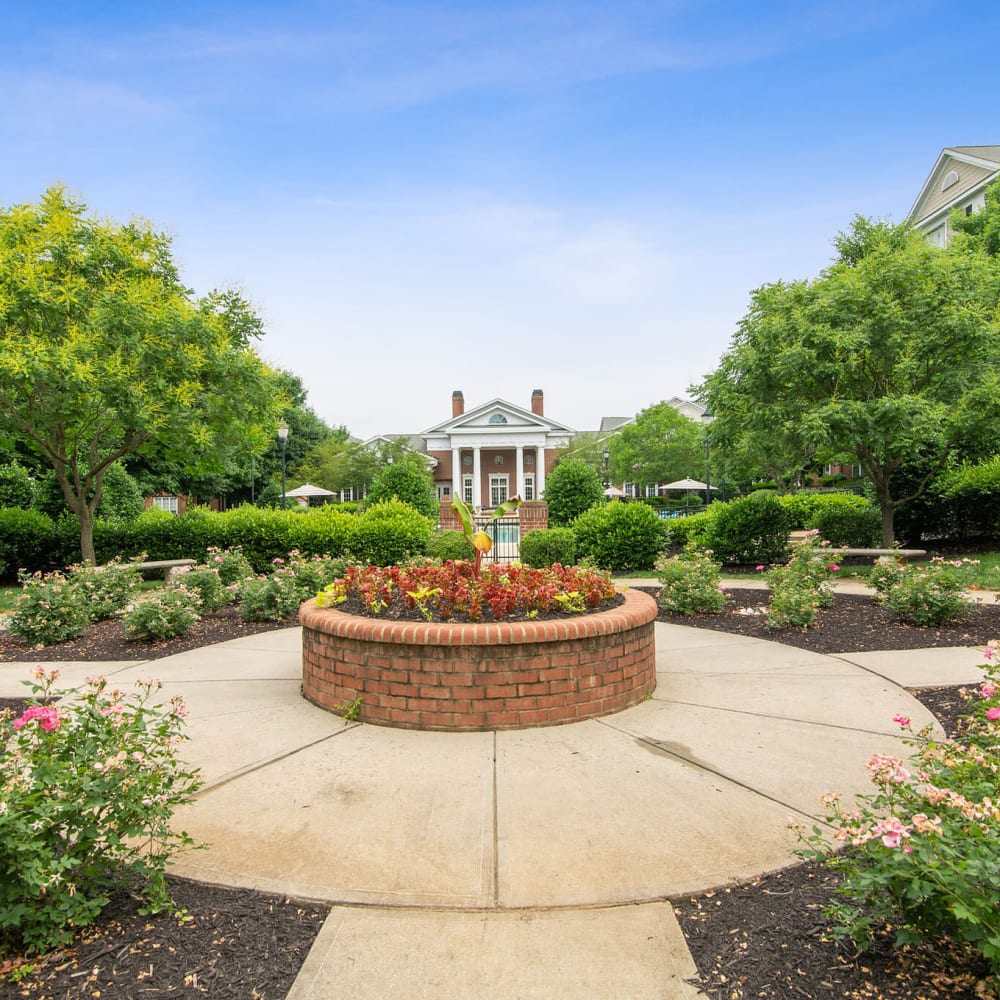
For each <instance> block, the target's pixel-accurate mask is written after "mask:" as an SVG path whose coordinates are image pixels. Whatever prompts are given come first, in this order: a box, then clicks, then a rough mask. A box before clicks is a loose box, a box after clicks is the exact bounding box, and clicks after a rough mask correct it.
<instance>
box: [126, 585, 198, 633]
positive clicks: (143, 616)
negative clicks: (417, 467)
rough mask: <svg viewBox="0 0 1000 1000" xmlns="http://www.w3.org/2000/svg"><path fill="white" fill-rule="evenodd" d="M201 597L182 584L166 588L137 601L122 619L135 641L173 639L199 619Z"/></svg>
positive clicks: (186, 630) (187, 630) (186, 631)
mask: <svg viewBox="0 0 1000 1000" xmlns="http://www.w3.org/2000/svg"><path fill="white" fill-rule="evenodd" d="M198 608H199V599H198V595H197V594H196V593H195V592H194V591H192V590H188V589H187V588H186V587H184V586H182V585H178V586H175V587H166V588H164V589H163V590H159V591H156V592H154V593H151V594H150V595H149V596H147V597H144V598H143V599H142V600H141V601H136V603H135V604H133V605H132V607H131V608H130V609H129V610H128V611H126V612H125V616H124V618H123V619H122V622H123V624H124V625H125V631H126V632H127V633H128V635H129V637H130V638H132V639H146V640H156V639H173V638H175V637H176V636H179V635H186V634H187V633H188V632H189V631H190V629H191V626H192V625H193V624H194V623H195V622H196V621H197V620H198Z"/></svg>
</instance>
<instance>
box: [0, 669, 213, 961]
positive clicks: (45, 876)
mask: <svg viewBox="0 0 1000 1000" xmlns="http://www.w3.org/2000/svg"><path fill="white" fill-rule="evenodd" d="M58 676H59V672H58V671H57V670H53V671H51V672H46V671H45V670H44V669H43V668H42V667H38V668H37V669H36V671H35V679H34V681H30V682H27V683H28V685H29V687H30V689H31V691H32V694H33V700H34V701H35V704H33V705H31V706H30V707H29V708H27V709H26V710H25V711H24V712H23V713H22V714H21V715H20V716H19V717H18V718H13V719H12V718H11V713H10V712H9V711H6V712H4V713H0V736H2V738H3V740H4V742H5V743H7V753H6V754H5V755H4V756H2V757H0V871H3V873H4V877H3V878H2V879H0V954H15V953H20V952H22V951H28V952H41V951H46V950H49V949H51V948H54V947H56V946H58V945H61V944H68V943H69V942H70V941H71V940H72V937H73V933H74V931H75V930H76V929H79V928H81V927H86V926H87V925H88V924H90V923H92V922H93V921H94V920H95V919H96V918H97V916H98V914H99V913H100V912H101V909H102V907H103V906H104V905H105V904H106V903H107V902H108V900H109V899H110V895H111V893H112V892H113V891H114V890H116V889H117V888H120V887H127V888H129V889H131V890H133V891H139V892H141V893H142V894H143V895H144V896H145V899H146V906H147V908H146V909H145V910H143V911H142V912H149V913H155V912H160V911H162V910H164V909H166V908H168V907H169V906H170V897H169V894H168V892H167V885H166V881H165V878H164V870H165V868H166V865H167V862H168V861H169V859H170V858H171V857H172V856H173V855H174V854H175V853H176V852H177V851H178V850H180V849H181V848H183V847H186V846H190V845H191V844H192V841H191V838H190V837H188V835H187V834H186V833H184V832H183V831H181V832H178V831H175V830H173V829H172V828H171V822H170V820H171V816H172V814H173V811H174V810H175V809H176V808H177V807H178V806H179V805H181V804H183V803H185V802H189V801H190V800H191V798H192V796H193V795H194V793H195V791H197V789H198V788H199V787H200V785H201V781H200V779H199V777H198V775H197V773H196V772H194V771H190V770H186V769H185V768H184V767H183V766H182V765H181V764H180V762H179V761H178V759H177V748H178V746H179V744H180V742H181V741H182V740H183V739H185V736H184V734H183V719H184V716H185V715H186V714H187V711H186V709H185V707H184V703H183V701H182V700H181V699H180V698H172V699H170V700H169V702H167V703H166V704H158V703H156V702H155V701H154V696H155V694H156V692H157V691H159V689H160V687H161V685H160V682H159V681H155V680H148V681H142V682H138V683H137V684H136V690H135V692H133V693H132V694H125V693H124V692H122V691H118V690H108V687H107V681H106V680H105V678H103V677H93V678H88V679H87V685H86V687H85V688H84V690H83V692H82V693H81V694H80V695H79V696H78V697H77V698H76V699H75V700H73V701H70V702H67V703H64V704H60V705H52V704H40V702H49V701H50V700H51V699H53V698H57V697H59V696H60V695H62V694H65V693H66V692H60V691H57V690H55V682H56V680H57V679H58Z"/></svg>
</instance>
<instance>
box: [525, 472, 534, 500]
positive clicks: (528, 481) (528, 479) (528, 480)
mask: <svg viewBox="0 0 1000 1000" xmlns="http://www.w3.org/2000/svg"><path fill="white" fill-rule="evenodd" d="M524 499H525V500H534V499H535V477H534V476H532V475H526V476H525V477H524Z"/></svg>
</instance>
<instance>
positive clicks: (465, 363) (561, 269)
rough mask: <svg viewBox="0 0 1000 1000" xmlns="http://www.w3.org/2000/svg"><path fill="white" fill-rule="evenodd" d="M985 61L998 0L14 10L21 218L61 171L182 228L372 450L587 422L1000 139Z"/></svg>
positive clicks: (12, 172)
mask: <svg viewBox="0 0 1000 1000" xmlns="http://www.w3.org/2000/svg"><path fill="white" fill-rule="evenodd" d="M998 41H1000V7H998V5H996V4H995V3H982V2H978V0H974V2H971V3H967V4H964V5H962V6H961V7H960V8H956V6H955V5H954V4H948V3H943V2H937V0H905V2H901V0H886V2H882V3H878V4H875V3H871V2H858V0H841V2H830V3H823V2H810V0H802V2H798V3H793V2H789V3H738V2H711V0H708V2H705V0H702V2H698V0H691V2H683V0H677V2H655V0H648V2H640V0H617V2H613V3H609V2H591V0H576V2H534V3H505V2H494V3H485V2H474V0H469V2H459V0H440V2H437V3H417V2H320V0H315V2H304V0H289V2H284V3H281V4H277V3H262V2H253V0H241V2H238V3H236V2H232V3H217V2H211V0H205V2H198V3H185V2H179V3H172V4H136V3H123V2H112V0H106V2H104V3H101V4H94V3H92V2H88V3H86V4H85V3H76V2H65V3H47V2H45V0H40V2H35V3H26V2H21V0H7V2H6V3H5V4H4V30H3V32H2V36H0V91H2V93H3V94H4V99H3V101H2V102H0V137H2V145H3V149H4V155H3V156H2V157H0V202H2V203H3V204H5V205H10V204H14V203H18V202H24V201H34V200H36V199H37V198H38V196H39V195H40V194H41V192H42V191H43V190H44V188H45V187H47V186H48V185H49V184H51V183H53V182H56V181H61V182H63V183H65V184H66V185H68V186H69V187H70V188H71V189H72V190H73V191H74V192H76V193H78V194H79V195H80V196H81V197H82V198H83V199H84V200H85V201H86V202H87V203H88V204H89V205H90V206H91V208H92V209H93V210H94V211H95V212H96V213H98V214H100V215H102V216H109V217H112V218H115V219H118V220H120V221H125V220H127V219H128V218H129V217H130V216H133V215H137V216H142V217H144V218H147V219H149V220H151V221H152V222H153V223H154V224H155V225H156V226H157V227H158V228H160V229H162V230H165V231H167V232H169V233H171V234H172V235H173V236H174V247H175V254H176V257H177V259H178V261H179V263H180V265H181V268H182V273H183V276H184V279H185V281H186V282H187V283H188V284H189V285H190V286H191V287H193V288H194V289H195V290H196V291H197V292H199V293H203V292H207V291H209V290H210V289H211V288H213V287H217V286H222V285H235V286H238V287H240V288H241V289H242V290H243V292H244V293H245V294H246V295H247V297H248V298H249V299H250V300H251V301H252V302H253V303H254V304H255V305H256V306H257V308H258V309H259V311H260V312H261V314H262V315H263V317H264V319H265V322H266V326H267V330H268V333H267V336H266V337H265V338H264V340H263V341H262V342H261V343H260V345H259V349H260V352H261V354H262V355H263V356H264V357H265V358H267V360H268V361H270V362H271V363H273V364H275V365H277V366H280V367H282V368H287V369H289V370H291V371H294V372H296V373H297V374H299V375H300V376H302V378H303V379H304V381H305V384H306V387H307V388H308V390H309V402H310V404H311V405H312V406H313V408H314V409H315V410H316V412H317V413H318V414H319V415H320V416H322V417H323V418H324V419H325V420H327V421H328V422H330V423H332V424H341V423H344V424H346V425H347V426H348V428H349V429H350V430H351V431H352V433H355V434H357V435H358V436H361V437H367V436H369V435H372V434H376V433H383V432H389V433H400V432H404V431H412V432H416V431H420V430H424V429H426V428H427V427H429V426H431V425H433V424H435V423H437V422H438V421H440V420H443V419H445V418H446V417H448V416H450V412H451V410H450V397H451V393H452V390H454V389H461V390H462V391H463V393H464V395H465V400H466V404H467V406H470V407H471V406H474V405H477V404H479V403H482V402H486V401H487V400H489V399H492V398H493V397H496V396H501V397H503V398H505V399H509V400H511V401H512V402H515V403H519V404H521V405H523V406H527V405H528V402H529V399H530V395H531V391H532V389H535V388H541V389H543V390H544V392H545V402H546V413H547V414H548V415H549V416H551V417H553V418H554V419H556V420H560V421H562V422H564V423H566V424H568V425H569V426H571V427H573V428H576V429H580V430H587V429H593V428H595V427H596V426H597V424H598V422H599V420H600V417H601V416H602V415H628V414H632V413H635V412H636V411H637V410H639V409H641V408H643V407H645V406H648V405H650V404H651V403H654V402H657V401H658V400H661V399H666V398H669V397H671V396H674V395H679V396H685V395H687V390H688V387H689V386H690V385H691V384H692V383H693V382H696V381H698V380H699V379H700V378H701V377H702V376H704V375H705V374H706V373H707V372H709V371H711V370H712V369H713V368H714V367H715V365H716V364H717V362H718V359H719V356H720V355H721V353H722V352H723V351H724V350H725V349H726V347H727V345H728V344H729V341H730V338H731V336H732V334H733V331H734V330H735V327H736V324H737V323H738V322H739V320H740V318H741V317H742V316H743V314H744V313H745V311H746V308H747V304H748V301H749V294H750V292H751V290H752V289H753V288H755V287H757V286H759V285H761V284H763V283H765V282H769V281H774V280H777V279H781V278H785V279H791V278H800V277H808V276H811V275H814V274H816V273H817V272H818V271H819V270H820V269H821V268H822V267H824V266H825V265H826V264H827V263H828V262H829V260H830V257H831V254H832V250H831V240H832V238H833V237H834V236H835V235H836V233H837V232H838V231H839V230H841V229H843V228H845V227H846V226H847V225H848V224H849V223H850V220H851V218H852V217H853V215H854V214H856V213H861V214H864V215H877V216H889V217H891V218H893V219H895V220H901V219H902V218H903V217H904V216H905V215H906V213H907V211H908V210H909V208H910V206H911V204H912V202H913V200H914V199H915V197H916V195H917V193H918V191H919V189H920V187H921V185H922V184H923V182H924V180H925V178H926V175H927V174H928V172H929V171H930V169H931V167H932V166H933V164H934V161H935V159H936V157H937V155H938V153H939V152H940V150H941V148H942V147H944V146H951V145H984V144H992V143H997V142H1000V120H998V115H997V98H996V73H995V66H996V60H997V51H998V44H997V43H998Z"/></svg>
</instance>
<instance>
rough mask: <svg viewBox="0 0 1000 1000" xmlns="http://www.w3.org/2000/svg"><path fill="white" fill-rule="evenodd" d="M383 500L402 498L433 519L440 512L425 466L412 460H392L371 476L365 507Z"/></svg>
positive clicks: (432, 483)
mask: <svg viewBox="0 0 1000 1000" xmlns="http://www.w3.org/2000/svg"><path fill="white" fill-rule="evenodd" d="M383 500H402V501H403V502H404V503H408V504H409V505H410V506H411V507H415V508H416V509H417V510H418V511H420V513H421V514H423V515H424V517H429V518H431V519H432V520H434V521H437V519H438V516H439V515H440V512H441V505H440V503H439V501H438V498H437V491H436V490H435V489H434V480H433V479H432V478H431V476H430V473H429V472H428V471H427V469H426V467H422V465H417V464H416V463H415V462H396V461H393V462H392V463H391V464H388V465H386V466H385V467H384V468H383V469H382V471H381V472H379V473H378V475H376V476H375V479H374V480H373V481H372V485H371V489H370V490H369V491H368V495H367V497H365V508H366V509H367V508H369V507H371V506H372V505H373V504H377V503H380V502H381V501H383Z"/></svg>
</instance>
